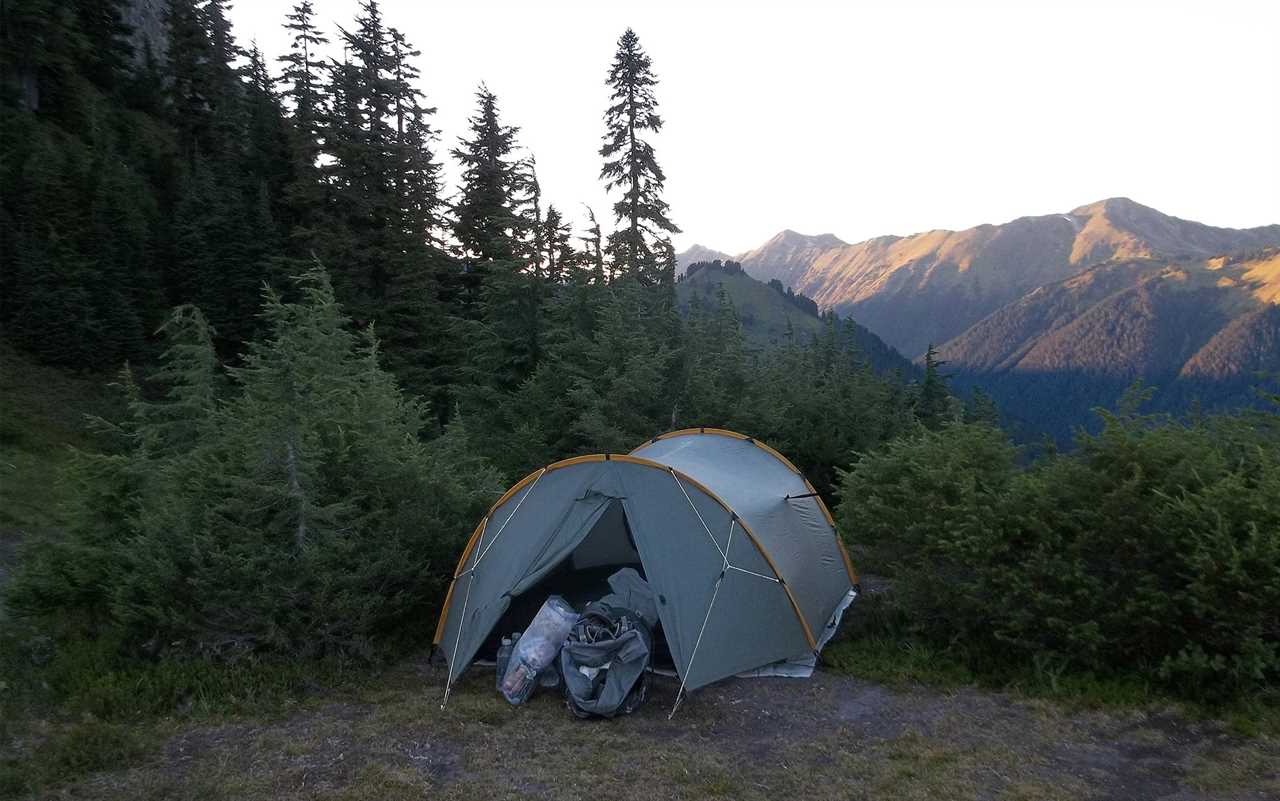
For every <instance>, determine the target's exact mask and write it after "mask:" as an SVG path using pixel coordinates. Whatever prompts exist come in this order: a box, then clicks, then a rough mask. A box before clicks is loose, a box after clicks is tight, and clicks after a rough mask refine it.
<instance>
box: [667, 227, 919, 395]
mask: <svg viewBox="0 0 1280 801" xmlns="http://www.w3.org/2000/svg"><path fill="white" fill-rule="evenodd" d="M691 250H692V249H691ZM680 255H681V256H684V255H685V254H683V253H682V254H680ZM676 300H677V302H678V303H679V307H680V313H681V315H682V316H684V317H686V318H689V317H690V316H695V315H706V314H708V313H712V314H714V313H716V310H717V309H718V308H720V307H726V306H728V307H731V308H729V309H726V312H725V313H733V314H736V316H737V320H738V324H739V325H740V326H741V327H742V333H743V336H744V337H745V339H746V341H747V344H748V345H749V346H751V347H753V348H756V349H762V348H766V347H771V346H778V345H786V344H790V345H795V344H797V343H804V342H809V341H811V340H812V339H813V338H814V337H818V336H821V335H823V334H824V333H825V332H826V330H827V329H828V328H833V329H837V330H843V331H844V332H846V339H847V341H848V342H850V343H851V344H852V346H853V348H854V350H853V352H852V353H851V354H850V355H851V356H852V357H853V358H854V359H857V360H865V361H866V362H867V363H868V364H870V365H871V367H872V368H873V369H874V370H876V371H877V372H880V373H890V372H893V371H895V370H896V371H899V372H900V373H901V375H902V376H915V375H917V374H918V373H919V368H918V367H917V366H916V365H914V364H913V363H912V362H911V361H910V360H908V359H906V358H905V357H904V356H903V355H902V354H900V353H898V352H897V351H896V350H894V349H893V348H891V347H889V346H888V345H886V344H885V343H884V340H882V339H880V337H878V336H876V335H875V334H873V333H871V332H870V331H868V330H867V329H866V328H864V327H862V326H860V325H858V324H857V323H856V322H855V321H853V320H850V319H847V318H845V319H841V318H840V317H838V316H837V315H836V314H835V313H834V312H831V311H826V312H822V311H820V310H819V309H818V304H817V303H815V302H813V300H811V299H810V298H807V297H805V296H804V295H802V294H797V293H796V292H794V291H792V289H791V288H790V287H786V288H785V289H784V288H783V286H782V282H780V281H778V280H777V279H774V280H772V281H770V282H769V283H768V284H765V283H762V282H760V281H757V280H756V279H754V278H752V277H751V276H749V275H747V273H746V271H744V270H743V269H742V265H741V264H739V263H738V262H735V261H732V260H728V261H721V260H719V259H717V260H713V261H691V262H689V264H688V266H687V268H686V271H685V272H684V273H683V274H681V275H680V277H679V278H678V279H677V281H676Z"/></svg>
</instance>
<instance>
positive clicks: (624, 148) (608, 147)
mask: <svg viewBox="0 0 1280 801" xmlns="http://www.w3.org/2000/svg"><path fill="white" fill-rule="evenodd" d="M606 83H607V85H608V86H609V89H610V95H609V101H610V105H609V108H608V110H607V111H606V112H605V116H604V121H605V135H604V145H603V146H602V147H601V148H600V155H601V156H602V157H603V158H604V166H603V167H602V168H601V170H600V178H601V180H603V181H604V182H605V186H606V187H607V188H608V189H609V190H610V191H620V192H621V195H622V196H621V197H620V198H619V199H618V201H617V202H615V203H614V204H613V215H614V219H615V220H616V221H617V222H618V223H619V228H618V230H617V231H614V232H613V233H611V234H610V235H609V239H608V246H607V248H606V249H605V250H606V252H607V253H608V255H609V256H610V258H611V259H612V262H613V268H614V270H615V271H616V272H619V273H623V274H630V275H634V276H636V277H638V278H639V279H640V280H641V281H643V282H644V283H646V284H659V283H670V282H673V281H674V280H675V251H674V249H673V248H672V246H671V242H670V235H671V234H677V233H680V229H679V228H678V227H677V226H676V224H675V223H673V222H672V221H671V218H670V216H669V209H668V206H667V203H666V201H664V200H663V199H662V189H663V184H664V183H665V181H666V175H665V174H664V173H663V172H662V168H661V167H659V166H658V161H657V159H656V157H655V155H654V150H653V145H652V144H651V143H650V142H649V141H648V140H647V139H645V138H644V134H645V133H646V132H650V133H655V134H656V133H658V132H659V131H661V130H662V124H663V123H662V117H661V116H659V114H658V99H657V95H656V94H655V93H654V87H655V86H656V85H657V83H658V79H657V76H656V75H655V74H654V72H653V64H652V62H651V60H650V59H649V56H648V54H646V53H645V52H644V49H643V48H641V46H640V38H639V37H638V36H636V33H635V31H633V30H632V29H630V28H627V30H626V31H625V32H624V33H623V34H622V36H621V37H620V38H619V39H618V50H617V53H616V54H615V55H614V59H613V65H612V66H611V67H610V69H609V77H608V80H607V81H606Z"/></svg>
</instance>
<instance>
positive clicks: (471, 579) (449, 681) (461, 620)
mask: <svg viewBox="0 0 1280 801" xmlns="http://www.w3.org/2000/svg"><path fill="white" fill-rule="evenodd" d="M471 570H472V573H471V574H470V575H469V576H467V594H466V595H465V596H463V598H462V612H461V614H459V615H458V636H457V637H455V638H454V640H453V653H452V654H450V655H449V672H448V673H447V674H445V679H444V700H442V701H441V702H440V709H441V710H443V709H444V708H445V707H446V706H447V705H448V704H449V691H450V690H452V689H453V666H454V662H455V661H456V660H457V658H458V643H460V642H461V641H462V627H463V625H465V624H466V622H467V602H468V601H470V600H471V585H472V584H475V583H476V574H475V572H474V571H475V566H474V565H473V566H472V568H471Z"/></svg>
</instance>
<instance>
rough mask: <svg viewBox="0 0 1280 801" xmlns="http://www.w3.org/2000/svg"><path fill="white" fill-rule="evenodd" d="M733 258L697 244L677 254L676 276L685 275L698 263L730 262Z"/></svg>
mask: <svg viewBox="0 0 1280 801" xmlns="http://www.w3.org/2000/svg"><path fill="white" fill-rule="evenodd" d="M732 258H733V257H732V256H730V255H729V254H728V253H725V252H723V251H719V250H715V249H714V248H709V247H707V246H706V245H699V244H697V243H695V244H692V245H690V246H689V247H687V248H685V249H684V250H683V251H681V252H680V253H677V254H676V274H677V275H683V274H684V272H685V271H686V270H688V269H689V265H690V264H694V263H696V262H700V261H715V260H716V259H719V260H720V261H729V260H730V259H732Z"/></svg>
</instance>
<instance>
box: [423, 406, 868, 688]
mask: <svg viewBox="0 0 1280 801" xmlns="http://www.w3.org/2000/svg"><path fill="white" fill-rule="evenodd" d="M624 565H631V566H634V567H636V568H637V569H638V570H640V572H641V573H643V575H644V576H645V577H646V579H647V580H648V581H649V583H650V585H651V587H652V589H653V592H654V594H655V596H656V597H657V600H658V615H659V618H660V620H661V628H662V634H663V636H664V637H665V638H666V642H667V645H668V647H669V648H670V651H671V657H672V661H673V662H674V664H675V669H676V672H677V673H678V674H679V677H680V680H681V685H680V692H679V693H677V699H676V704H677V705H678V704H679V702H680V698H681V697H683V694H684V692H685V691H686V690H695V689H697V688H699V687H702V686H704V685H706V684H710V683H711V682H714V681H718V680H719V679H723V678H725V677H728V676H733V675H736V674H744V673H749V674H752V675H792V676H808V675H810V674H811V673H812V671H813V666H814V664H815V662H816V656H817V654H818V652H819V651H820V650H821V649H822V647H823V646H824V645H825V644H826V642H827V641H828V640H829V639H830V638H831V636H832V635H833V634H834V633H835V630H836V627H837V626H838V625H839V622H840V617H841V616H842V615H843V613H844V611H845V609H847V608H848V606H849V604H851V603H852V602H853V600H854V598H856V597H857V594H858V579H857V576H856V575H855V573H854V570H853V566H852V564H851V563H850V561H849V556H848V554H847V553H846V552H845V549H844V545H843V544H842V543H841V542H840V539H839V537H838V536H837V535H836V532H835V527H834V524H833V521H832V519H831V513H830V512H828V511H827V508H826V506H825V505H824V504H823V502H822V499H821V498H820V497H819V496H818V494H817V492H816V491H815V490H814V488H813V485H812V484H810V483H809V482H808V480H806V479H805V478H804V476H802V475H801V474H800V471H799V470H797V469H796V467H795V465H793V464H791V462H789V461H788V460H787V459H786V457H784V456H782V455H781V454H780V453H778V452H777V451H775V450H773V449H772V448H770V447H769V446H767V445H765V444H763V443H760V442H757V441H756V440H754V439H752V438H750V437H747V436H743V435H742V434H737V433H734V432H732V431H725V430H722V429H714V428H695V429H685V430H681V431H673V432H671V433H669V434H663V435H662V436H659V437H655V438H654V439H652V440H649V441H648V442H646V443H645V444H644V445H641V446H640V447H639V448H636V449H635V450H634V451H632V452H631V453H630V454H626V455H622V454H595V455H591V456H578V457H575V458H572V459H566V460H564V461H561V462H556V463H555V464H552V465H548V466H547V467H544V468H542V469H541V470H538V471H536V472H534V473H532V474H530V475H529V476H527V477H525V478H524V479H523V480H522V481H520V482H519V483H517V484H516V485H515V486H513V487H512V488H511V489H509V490H508V491H507V492H506V494H505V495H503V496H502V497H501V498H500V499H498V502H497V503H495V504H494V505H493V507H492V508H491V509H490V510H489V513H488V514H487V515H485V517H484V519H482V520H481V521H480V524H479V525H478V526H477V527H476V530H475V532H474V533H473V534H472V535H471V539H470V540H469V541H468V542H467V545H466V548H465V549H464V550H463V552H462V557H461V558H460V559H459V561H458V567H457V570H456V571H455V572H454V578H453V583H452V584H451V585H450V587H449V594H448V596H447V597H446V598H445V604H444V610H443V611H442V612H441V614H440V621H439V624H438V625H437V626H436V633H435V644H436V645H437V646H438V647H439V648H440V650H441V651H442V652H443V655H444V657H445V659H446V660H447V663H448V667H449V670H448V679H447V686H446V689H445V700H446V702H447V700H448V696H449V689H450V688H451V687H452V686H453V683H454V682H455V681H456V680H457V679H458V677H459V676H460V675H461V674H462V673H463V671H464V670H466V668H467V666H468V665H470V664H471V662H472V660H474V659H475V658H476V654H477V652H478V651H479V649H480V648H481V646H482V645H483V644H484V642H485V641H486V640H487V639H488V638H489V637H490V635H491V633H492V632H493V629H494V627H495V625H497V623H498V622H499V620H500V619H502V618H503V615H504V614H505V613H506V612H507V610H508V608H509V607H510V606H511V603H512V601H513V600H515V599H519V598H520V597H521V596H522V595H524V594H525V593H530V595H531V596H537V597H536V601H537V602H538V603H541V601H542V597H543V596H545V594H546V591H547V590H548V588H547V587H546V586H545V585H543V582H544V579H547V577H548V576H549V575H550V574H552V572H553V571H556V575H561V576H563V575H564V574H565V572H566V571H580V570H587V569H590V568H593V567H595V568H600V567H604V566H624ZM672 711H673V712H674V709H673V710H672Z"/></svg>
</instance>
